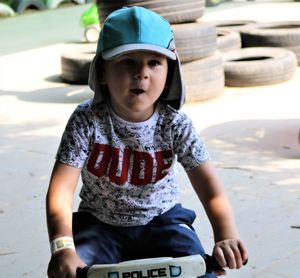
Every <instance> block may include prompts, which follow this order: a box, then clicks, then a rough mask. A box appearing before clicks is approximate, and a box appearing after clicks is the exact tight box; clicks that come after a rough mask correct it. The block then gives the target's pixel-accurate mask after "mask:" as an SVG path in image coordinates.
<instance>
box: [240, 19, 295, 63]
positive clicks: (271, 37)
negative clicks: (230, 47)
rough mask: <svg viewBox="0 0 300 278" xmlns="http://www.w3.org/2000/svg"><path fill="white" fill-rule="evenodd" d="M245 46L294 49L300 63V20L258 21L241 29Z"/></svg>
mask: <svg viewBox="0 0 300 278" xmlns="http://www.w3.org/2000/svg"><path fill="white" fill-rule="evenodd" d="M241 37H242V44H243V47H255V46H271V47H283V48H287V49H289V50H291V51H293V52H294V53H295V54H296V56H297V61H298V65H300V21H285V22H266V23H257V24H255V25H253V26H252V28H251V29H248V30H246V29H245V30H243V31H241Z"/></svg>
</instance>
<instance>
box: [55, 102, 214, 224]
mask: <svg viewBox="0 0 300 278" xmlns="http://www.w3.org/2000/svg"><path fill="white" fill-rule="evenodd" d="M91 102H92V101H91V100H88V101H86V102H84V103H82V104H80V105H79V106H78V107H77V108H76V109H75V111H74V113H73V114H72V116H71V117H70V120H69V122H68V124H67V126H66V129H65V132H64V134H63V137H62V140H61V144H60V147H59V150H58V153H57V156H56V159H57V160H58V161H60V162H62V163H65V164H68V165H70V166H73V167H77V168H82V173H81V174H82V182H83V186H82V189H81V192H80V197H81V203H80V206H79V210H81V211H88V212H90V213H92V214H93V215H95V216H96V217H97V218H98V219H99V220H101V221H103V222H105V223H108V224H111V225H115V226H137V225H145V224H147V223H148V222H149V221H151V220H152V219H153V217H155V216H157V215H160V214H162V213H164V212H166V211H167V210H169V209H170V208H172V207H173V206H174V205H175V204H176V203H178V202H179V186H178V183H177V182H176V177H175V167H174V164H175V162H176V160H178V161H179V162H180V163H181V164H182V165H183V167H184V168H185V170H186V171H188V170H190V169H193V168H194V167H196V166H198V165H200V164H202V163H205V162H206V161H207V160H209V155H208V152H207V151H206V149H205V146H204V144H203V141H202V139H201V138H200V137H199V136H198V134H197V132H196V130H195V129H194V128H193V126H192V122H191V120H190V119H189V118H188V117H187V116H186V115H185V114H184V113H182V112H181V111H177V110H175V109H173V108H172V107H170V106H168V105H165V104H158V105H157V108H156V111H155V113H154V114H153V115H152V117H151V118H150V119H148V120H147V121H144V122H139V123H131V122H127V121H125V120H123V119H121V118H120V117H118V116H117V115H116V114H115V113H114V112H113V111H112V109H111V108H110V107H109V106H108V105H106V104H102V105H98V106H92V105H91Z"/></svg>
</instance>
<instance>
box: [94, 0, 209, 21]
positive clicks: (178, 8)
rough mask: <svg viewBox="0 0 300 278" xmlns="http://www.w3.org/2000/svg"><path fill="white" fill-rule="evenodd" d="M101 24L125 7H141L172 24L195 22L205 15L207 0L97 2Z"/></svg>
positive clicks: (105, 0) (119, 0)
mask: <svg viewBox="0 0 300 278" xmlns="http://www.w3.org/2000/svg"><path fill="white" fill-rule="evenodd" d="M97 6H98V12H99V17H100V22H104V20H105V19H106V17H107V16H108V15H109V14H110V13H111V12H113V11H114V10H117V9H120V8H122V7H124V6H127V7H130V6H141V7H145V8H148V9H150V10H152V11H154V12H156V13H158V14H160V15H162V16H163V17H165V18H166V19H167V20H168V21H169V22H170V23H171V24H177V23H187V22H194V21H196V19H198V18H200V17H202V16H203V14H204V10H205V0H185V1H173V0H144V1H141V0H115V1H111V0H97Z"/></svg>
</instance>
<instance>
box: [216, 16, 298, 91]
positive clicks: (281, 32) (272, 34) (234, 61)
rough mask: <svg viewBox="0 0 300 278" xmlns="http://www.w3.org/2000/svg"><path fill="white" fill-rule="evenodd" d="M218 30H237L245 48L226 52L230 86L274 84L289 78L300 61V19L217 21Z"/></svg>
mask: <svg viewBox="0 0 300 278" xmlns="http://www.w3.org/2000/svg"><path fill="white" fill-rule="evenodd" d="M214 25H215V26H216V28H217V30H218V32H219V31H220V30H222V28H223V30H231V31H234V32H238V33H239V34H240V37H241V41H242V49H239V50H238V49H237V50H233V51H229V52H227V53H224V55H223V60H224V71H225V84H226V86H229V87H250V86H261V85H271V84H276V83H280V82H285V81H287V80H289V79H290V78H291V77H292V76H293V75H294V73H295V70H296V67H297V63H298V65H299V64H300V22H276V23H275V22H268V23H259V22H251V21H236V22H235V21H228V22H226V21H224V22H215V23H214Z"/></svg>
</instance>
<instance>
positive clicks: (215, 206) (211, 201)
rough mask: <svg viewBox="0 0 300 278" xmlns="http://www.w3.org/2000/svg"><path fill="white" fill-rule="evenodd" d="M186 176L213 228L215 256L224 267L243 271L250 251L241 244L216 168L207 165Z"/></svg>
mask: <svg viewBox="0 0 300 278" xmlns="http://www.w3.org/2000/svg"><path fill="white" fill-rule="evenodd" d="M187 174H188V176H189V179H190V181H191V183H192V185H193V187H194V190H195V191H196V193H197V195H198V197H199V199H200V201H201V203H202V204H203V207H204V209H205V211H206V214H207V216H208V218H209V220H210V222H211V225H212V228H213V232H214V239H215V247H214V251H213V254H214V256H215V257H216V259H217V260H218V262H219V264H220V265H221V267H229V268H231V269H233V268H240V267H241V266H242V265H243V262H246V260H247V257H248V255H247V250H246V248H245V246H244V244H243V242H242V241H241V240H240V237H239V233H238V230H237V227H236V224H235V219H234V216H233V212H232V209H231V205H230V203H229V200H228V198H227V196H226V194H225V191H224V188H223V185H222V184H221V182H220V180H219V179H218V177H217V175H216V173H215V170H214V167H213V166H212V164H211V163H210V162H207V163H204V164H202V165H200V166H198V167H196V168H194V169H192V170H190V171H188V172H187Z"/></svg>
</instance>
